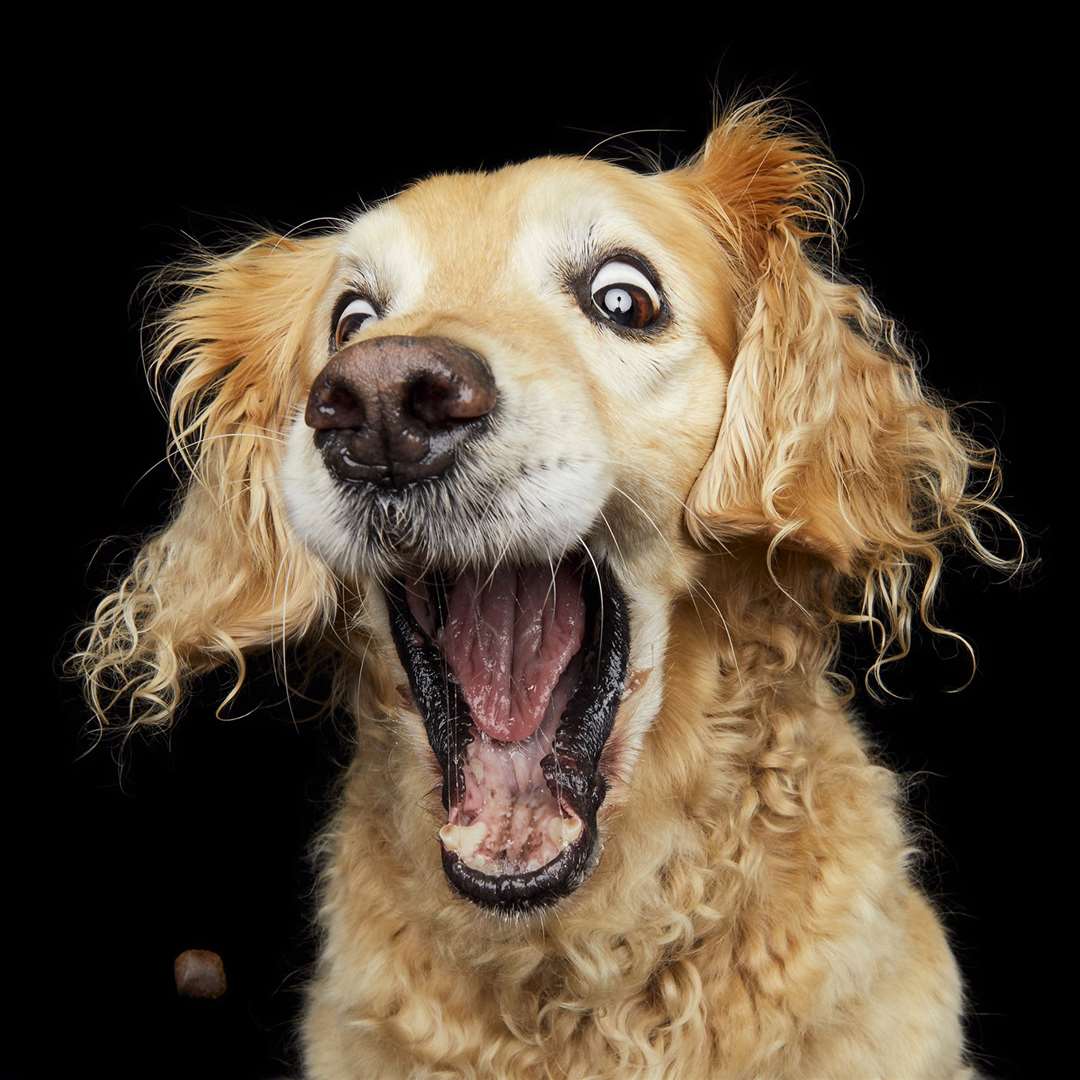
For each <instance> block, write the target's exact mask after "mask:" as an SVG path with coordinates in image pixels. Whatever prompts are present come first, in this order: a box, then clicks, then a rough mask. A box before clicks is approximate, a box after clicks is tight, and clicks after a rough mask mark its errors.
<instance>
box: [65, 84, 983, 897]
mask: <svg viewBox="0 0 1080 1080" xmlns="http://www.w3.org/2000/svg"><path fill="white" fill-rule="evenodd" d="M836 178H837V177H836V170H835V169H834V167H833V166H832V165H831V164H830V163H829V162H828V160H827V158H825V157H823V156H822V155H821V154H820V153H818V152H816V151H815V150H814V149H813V148H812V147H811V146H808V145H807V142H806V141H805V139H803V138H802V137H800V136H798V135H793V134H791V133H790V131H789V130H788V129H787V128H786V127H785V125H784V123H783V121H782V120H781V119H779V118H777V116H776V115H775V114H773V113H771V112H770V111H769V109H768V108H767V107H764V106H760V105H751V106H746V107H743V108H740V109H736V110H734V111H732V112H730V113H729V114H728V115H727V116H725V117H724V118H723V119H722V120H721V121H720V122H719V124H718V125H717V127H716V129H715V130H714V131H713V133H712V134H711V135H710V137H709V139H708V140H707V142H706V144H705V146H704V147H703V149H702V151H701V153H699V154H698V155H696V156H695V157H694V158H693V159H691V160H690V161H689V162H686V163H684V164H683V165H680V166H679V167H677V168H675V169H671V170H669V171H667V172H661V173H656V174H653V175H639V174H635V173H633V172H631V171H628V170H626V169H623V168H619V167H616V166H614V165H609V164H604V163H601V162H595V161H588V160H578V159H569V158H545V159H540V160H536V161H532V162H528V163H526V164H523V165H515V166H512V167H508V168H505V169H502V170H500V171H498V172H496V173H493V174H475V175H464V176H437V177H435V178H433V179H430V180H427V181H425V182H423V183H421V184H419V185H417V186H415V187H413V188H410V189H409V190H407V191H406V192H404V193H403V194H401V195H399V196H397V197H396V198H394V199H393V200H391V201H389V202H387V203H384V204H382V205H380V206H378V207H377V208H375V209H373V210H371V211H369V212H366V213H364V214H362V215H361V216H359V217H358V218H357V219H355V220H354V221H353V222H351V223H350V224H349V225H347V226H346V227H344V228H343V229H341V230H340V231H338V232H335V233H332V234H329V235H323V236H315V237H307V238H303V239H297V238H286V237H268V238H265V239H263V240H260V241H258V242H255V243H253V244H251V245H250V246H249V247H247V248H246V249H244V250H242V251H239V252H236V253H234V254H231V255H227V256H214V255H210V256H206V257H203V258H201V259H200V260H198V261H197V263H196V265H195V266H194V269H192V268H190V267H189V268H181V271H180V274H179V278H180V284H181V285H182V287H183V292H182V294H181V296H180V299H179V301H178V302H177V304H176V305H175V306H174V307H173V308H172V309H170V311H168V312H167V313H166V315H165V317H164V319H163V320H162V323H161V328H160V334H159V339H158V342H157V346H158V352H157V355H158V360H157V362H156V367H157V369H158V370H159V372H166V373H170V372H171V373H174V374H175V376H176V377H175V384H174V386H173V390H172V399H171V409H170V420H171V425H172V429H173V434H174V437H175V445H176V447H177V448H178V450H179V451H180V453H181V454H182V455H183V456H184V458H185V460H186V461H187V463H188V464H189V465H190V466H191V469H192V473H193V476H192V480H191V482H190V484H189V485H188V487H187V490H186V492H185V493H184V498H183V500H182V502H181V504H180V507H179V509H178V512H177V514H176V515H175V517H174V519H173V520H172V521H171V522H170V523H169V525H168V526H167V528H166V529H164V530H163V531H162V532H161V533H160V534H159V535H158V536H156V537H155V538H153V539H152V540H151V541H149V542H148V543H147V544H146V545H145V547H144V548H143V550H142V551H141V552H140V553H139V556H138V558H137V559H136V561H135V563H134V565H133V567H132V571H131V573H130V575H129V576H128V578H126V579H125V580H124V581H123V582H122V583H121V584H120V586H119V587H118V588H117V589H116V590H115V591H114V592H113V593H112V594H111V595H109V596H108V597H107V598H106V599H105V601H104V602H103V603H102V604H101V606H100V607H99V608H98V611H97V615H96V618H95V621H94V623H93V625H92V626H91V628H90V634H89V638H88V639H87V643H86V646H85V648H84V650H83V652H81V653H80V654H79V656H78V662H79V664H80V665H81V668H82V672H83V674H84V676H85V678H86V681H87V685H88V688H89V693H90V698H91V702H92V704H93V707H94V709H95V710H96V712H97V713H98V715H99V716H102V717H104V716H105V714H106V713H107V710H108V707H109V702H110V699H112V698H115V696H118V695H126V696H128V697H129V698H130V699H131V702H130V707H131V710H132V713H133V715H136V716H139V717H140V718H141V720H142V722H144V723H164V722H167V721H168V720H169V719H170V718H171V717H172V714H173V712H174V711H175V708H176V706H177V702H178V700H179V698H180V696H181V693H182V690H183V686H184V684H185V680H186V679H187V677H188V676H189V675H191V674H197V673H199V672H201V671H204V670H207V669H209V668H211V667H214V666H217V665H221V664H223V663H227V662H230V661H231V662H233V663H235V664H236V665H237V666H238V668H239V669H240V671H241V673H242V671H243V654H244V653H245V651H248V650H253V649H258V648H265V647H267V646H268V645H271V644H277V645H280V644H282V643H283V642H284V641H286V640H290V639H292V640H298V639H304V640H306V641H307V642H308V643H309V644H311V645H312V646H313V647H314V648H315V650H316V651H317V652H318V651H321V653H323V654H333V655H334V656H335V657H336V658H337V660H338V661H339V669H338V670H339V672H341V673H343V676H342V677H343V679H346V680H351V681H352V683H353V688H354V691H356V688H357V687H359V688H360V689H359V691H356V692H355V693H354V694H353V698H352V701H353V707H354V710H355V711H356V712H357V714H358V720H359V721H360V723H361V726H362V729H363V730H364V731H366V732H367V733H368V734H369V735H370V736H373V737H374V738H375V739H376V740H378V739H379V738H382V744H381V745H382V746H383V747H386V748H387V752H386V754H385V755H384V756H383V757H382V758H380V761H381V762H382V764H383V765H384V766H385V768H383V770H382V772H381V773H379V774H378V775H379V781H378V782H379V783H380V784H383V785H386V791H385V792H384V796H385V797H383V798H382V799H381V801H380V802H379V805H378V808H377V809H373V808H369V809H371V813H372V814H376V815H377V816H378V817H379V821H378V825H379V827H380V828H382V829H383V830H384V832H383V834H380V835H383V839H384V846H385V847H394V846H395V841H394V839H393V838H391V835H390V834H391V833H393V837H396V838H397V841H396V846H397V847H400V846H401V845H402V844H406V845H407V846H408V850H407V851H402V852H401V858H402V865H406V864H408V865H411V866H414V867H415V865H416V860H417V859H430V860H432V861H433V860H435V859H437V858H438V857H439V856H438V854H437V851H439V850H441V856H442V861H443V866H444V868H445V870H446V874H447V876H448V877H449V879H450V882H451V883H452V884H453V886H454V887H455V888H456V889H457V891H458V892H459V893H461V894H463V895H464V896H466V897H468V898H469V899H470V900H472V901H475V902H476V903H477V904H479V905H481V906H485V907H487V908H494V909H496V910H499V911H504V912H505V911H511V912H515V913H521V912H525V911H528V910H530V909H533V908H536V907H538V906H543V905H545V904H551V903H553V902H555V901H557V900H559V899H560V898H562V897H565V896H566V895H567V894H568V893H569V892H571V891H572V890H574V889H576V888H577V887H578V886H579V885H581V883H582V882H583V881H585V879H586V878H587V876H588V874H589V871H590V868H591V867H593V866H594V865H595V862H596V859H597V858H598V857H599V854H600V851H601V847H602V843H601V841H602V838H603V836H604V835H605V834H606V832H607V831H609V830H613V829H616V828H618V823H617V822H615V821H614V820H611V815H610V814H609V813H608V811H609V810H610V809H611V808H612V807H613V806H614V805H616V804H617V803H618V802H619V800H620V799H621V798H624V797H625V798H626V800H627V801H626V805H627V806H629V805H630V800H631V798H632V793H631V795H627V794H626V793H627V791H628V789H629V788H630V787H632V785H633V783H634V778H635V775H637V776H639V777H643V776H644V775H645V774H644V772H643V771H642V770H643V764H642V763H643V762H644V761H646V760H651V761H654V762H659V761H661V760H665V761H668V762H670V763H671V768H670V770H669V779H668V781H667V782H666V785H667V786H666V787H664V786H663V785H661V790H663V791H664V792H666V793H667V794H666V795H665V796H664V797H665V798H670V799H671V801H673V802H675V801H677V800H676V795H675V794H674V793H673V791H672V787H673V786H677V785H678V784H679V783H683V784H687V783H689V781H688V780H687V779H686V777H687V776H689V775H690V772H689V771H688V769H683V770H681V771H680V769H679V768H678V765H677V762H678V760H679V755H680V754H681V753H682V752H683V750H684V747H683V746H682V745H681V743H680V738H681V739H682V741H683V742H685V741H686V738H687V737H688V736H687V735H686V731H687V730H688V729H687V728H686V726H685V724H684V726H683V728H682V731H683V735H682V736H680V735H679V734H678V731H679V730H680V729H679V723H680V722H681V721H680V722H675V723H674V724H673V725H669V726H668V728H666V729H665V728H664V726H663V724H662V723H661V722H660V720H658V717H661V713H660V710H661V709H662V708H663V707H664V705H665V701H666V700H667V698H668V697H669V696H670V694H669V691H670V688H669V687H668V686H666V685H665V681H666V680H668V678H669V673H670V670H671V668H670V666H669V665H668V664H667V651H668V643H669V635H670V633H671V632H672V626H675V625H677V624H676V623H674V622H673V621H672V620H673V617H672V612H673V611H674V610H676V609H679V610H683V611H685V610H686V608H687V603H688V602H693V601H694V594H695V592H697V594H698V598H699V599H700V601H701V602H700V603H697V604H695V606H696V607H697V608H698V611H697V615H698V622H697V623H696V625H695V626H694V627H693V628H692V629H691V630H690V631H689V633H692V634H697V635H698V640H699V642H700V643H701V648H700V650H699V653H698V657H699V659H698V661H697V664H698V668H697V669H696V670H698V673H699V675H700V678H699V683H700V685H702V686H705V687H708V686H710V685H712V683H713V682H714V681H715V674H714V673H715V671H716V669H717V668H718V667H719V666H721V665H726V667H727V669H728V670H729V671H730V672H732V673H734V674H735V675H736V676H737V675H738V674H739V670H740V669H739V664H740V656H742V658H743V659H742V662H744V663H747V664H752V665H755V667H756V669H759V670H760V669H762V668H763V666H764V669H767V671H768V672H769V675H768V677H767V678H765V680H764V682H763V683H762V685H771V683H770V680H772V679H783V678H788V677H789V676H790V677H792V678H794V677H795V674H792V673H796V674H797V673H800V672H801V673H802V675H801V677H802V678H803V679H804V681H805V682H807V683H808V684H810V683H813V686H811V687H810V690H809V691H808V692H809V693H811V694H820V695H825V694H826V693H827V690H826V689H825V688H824V687H825V671H826V669H827V666H828V663H829V658H830V656H831V650H832V648H833V646H834V644H835V637H834V633H835V629H836V626H837V624H838V622H840V621H844V620H846V621H853V622H863V623H865V624H867V625H869V626H871V627H872V628H873V629H874V631H875V639H876V643H877V644H878V646H879V648H880V650H881V653H882V655H884V654H885V653H886V651H888V650H889V649H890V647H893V646H895V648H896V649H897V650H898V651H899V652H901V653H902V652H903V651H904V650H905V649H906V646H907V642H908V638H909V632H910V625H911V620H912V612H913V603H912V599H911V596H910V592H911V586H912V582H913V580H914V576H915V568H917V567H919V566H920V565H922V566H924V567H926V568H928V573H927V574H926V575H925V585H924V588H923V591H922V594H921V596H920V597H919V610H920V612H921V613H923V614H925V613H926V612H928V611H929V601H930V599H931V598H932V595H933V591H934V588H935V586H936V583H937V578H938V572H937V571H938V568H939V567H940V563H941V545H942V543H943V542H944V541H945V540H946V539H948V538H951V537H958V538H960V539H961V540H964V541H966V542H968V543H971V544H973V545H974V546H975V550H976V552H977V554H979V556H980V557H982V558H984V559H985V560H986V561H989V562H996V563H997V564H998V565H1003V563H1002V561H1001V560H995V558H994V556H993V555H991V554H990V553H988V552H986V550H985V549H984V548H982V547H981V546H979V545H978V542H977V540H976V539H975V536H976V534H975V532H974V531H973V528H972V520H973V518H974V516H975V515H976V514H977V513H978V512H979V511H980V510H982V509H985V508H987V507H988V506H990V504H989V502H988V500H987V498H985V497H983V496H982V495H979V496H971V495H969V494H968V493H967V491H966V483H967V479H968V476H969V472H970V470H971V469H973V468H984V469H989V471H990V472H991V474H992V476H993V472H994V466H993V462H992V458H991V457H989V456H984V452H983V451H981V450H980V449H979V448H978V447H977V446H976V445H975V444H974V443H972V442H971V441H970V440H967V439H966V438H965V437H963V436H961V435H959V434H958V433H957V432H956V429H955V428H954V426H953V423H952V418H951V417H950V415H949V413H948V412H947V410H945V409H944V408H942V407H940V406H939V405H936V404H935V403H934V402H933V401H931V400H929V399H928V398H927V396H926V395H925V394H924V392H923V389H922V386H921V383H920V382H919V379H918V376H917V374H916V372H915V370H914V367H913V365H912V363H911V361H910V359H909V358H908V357H907V356H906V355H905V354H904V353H903V352H901V351H900V350H899V347H898V346H897V343H896V336H895V334H894V333H893V328H892V326H891V324H890V323H889V322H888V320H887V319H885V318H884V317H883V316H882V315H881V313H880V312H878V311H877V309H876V308H875V307H874V306H873V304H872V303H871V302H870V300H869V298H868V297H867V296H866V294H865V293H864V292H863V291H862V290H860V289H859V288H857V287H855V286H853V285H849V284H846V283H843V282H839V281H836V280H834V279H832V278H831V277H830V276H829V275H827V274H824V273H822V272H821V271H820V270H819V268H818V267H817V265H816V264H815V263H814V261H813V260H812V259H811V258H810V257H809V256H808V254H807V250H806V242H807V239H808V237H810V236H811V235H812V234H816V233H824V234H826V235H829V234H831V230H832V228H833V227H834V226H835V221H834V217H835V214H834V204H833V201H832V193H833V192H834V190H835V181H836ZM988 460H989V462H990V463H989V464H987V461H988ZM990 508H991V509H992V507H990ZM703 577H705V578H706V579H707V581H708V583H709V586H710V587H709V588H706V587H704V586H703V585H702V578H703ZM852 586H854V593H855V595H856V596H860V595H861V605H860V607H859V608H858V609H857V610H856V611H854V612H851V613H845V609H844V607H843V605H844V603H845V602H846V601H849V600H850V597H851V593H852ZM718 600H719V601H720V602H721V603H722V604H723V609H721V604H720V603H718ZM714 613H715V617H714ZM343 644H344V649H342V645H343ZM680 648H681V650H682V652H683V653H685V652H686V641H685V639H684V640H683V642H682V644H681V646H680ZM342 652H344V656H343V655H342ZM680 659H681V662H682V663H683V666H684V667H686V666H687V664H688V663H689V664H690V666H691V667H692V666H693V664H692V663H691V662H689V661H687V660H686V657H685V655H683V656H681V658H680ZM710 669H711V671H710ZM365 687H367V688H368V689H369V691H370V692H365V691H364V688H365ZM339 690H341V685H340V684H339ZM699 696H700V695H699ZM708 707H709V705H708V702H707V701H704V700H699V699H698V698H695V699H694V702H693V704H692V705H687V706H686V708H688V709H690V710H691V714H692V715H693V716H696V717H697V718H698V719H700V718H701V716H702V715H703V714H704V713H705V712H706V711H707V710H708ZM695 710H696V711H695ZM691 714H688V715H691ZM668 716H669V712H667V711H665V712H664V713H663V717H668ZM661 719H662V718H661ZM689 722H690V721H689V720H687V721H686V723H689ZM665 732H666V733H665ZM673 732H674V734H673ZM387 733H389V734H387ZM650 736H652V738H650ZM665 740H666V741H665ZM361 754H363V750H361ZM649 755H652V757H651V758H650V757H649ZM654 773H655V770H654ZM372 775H375V773H374V772H373V773H372ZM650 775H653V774H650ZM680 778H681V779H680ZM433 788H434V796H432V791H433ZM440 793H441V796H442V798H441V804H440V799H439V794H440ZM398 819H400V820H398ZM436 834H437V835H438V837H439V844H438V847H436V845H435V844H431V845H430V847H428V846H427V845H428V843H429V840H428V838H433V837H434V836H435V835H436ZM661 857H662V856H661ZM425 865H426V864H425ZM657 865H659V863H658V864H657ZM435 872H437V871H435Z"/></svg>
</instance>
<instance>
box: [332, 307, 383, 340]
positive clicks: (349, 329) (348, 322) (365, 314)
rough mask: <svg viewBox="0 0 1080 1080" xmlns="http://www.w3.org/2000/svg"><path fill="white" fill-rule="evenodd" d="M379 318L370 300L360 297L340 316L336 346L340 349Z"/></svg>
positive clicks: (336, 332)
mask: <svg viewBox="0 0 1080 1080" xmlns="http://www.w3.org/2000/svg"><path fill="white" fill-rule="evenodd" d="M378 317H379V316H378V314H377V313H376V311H375V308H374V307H373V306H372V304H371V302H370V301H369V300H365V299H363V297H360V296H358V297H357V298H356V299H355V300H351V301H350V302H349V303H348V304H347V305H346V307H345V309H344V310H343V311H342V313H341V314H340V315H339V316H338V321H337V326H335V327H334V344H335V345H337V347H338V348H339V349H340V348H341V346H342V345H344V344H345V342H346V341H348V340H349V338H351V337H352V336H353V334H355V333H357V331H359V330H361V329H363V328H364V327H365V326H367V325H368V323H370V322H372V321H373V320H375V319H377V318H378Z"/></svg>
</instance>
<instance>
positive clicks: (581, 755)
mask: <svg viewBox="0 0 1080 1080" xmlns="http://www.w3.org/2000/svg"><path fill="white" fill-rule="evenodd" d="M386 596H387V601H388V609H389V612H390V626H391V631H392V633H393V637H394V642H395V644H396V646H397V650H398V656H399V657H400V659H401V663H402V665H403V666H404V668H405V670H406V672H407V673H408V677H409V684H410V687H411V690H412V696H413V699H414V701H415V702H416V704H417V706H418V708H419V709H420V713H421V715H422V717H423V720H424V724H425V727H426V729H427V735H428V741H429V742H430V743H431V748H432V750H433V751H434V753H435V756H436V758H437V759H438V761H439V764H440V766H441V768H442V774H443V806H444V807H445V809H446V811H447V821H446V824H445V825H443V827H442V828H441V829H440V830H439V840H440V843H441V847H442V859H443V868H444V870H445V871H446V875H447V877H448V879H449V880H450V883H451V884H452V885H453V886H454V888H455V889H457V890H458V892H460V893H461V894H462V895H464V896H466V897H468V898H469V899H470V900H473V901H475V902H476V903H478V904H481V905H483V906H485V907H490V908H495V909H497V910H500V911H504V912H524V911H528V910H530V909H533V908H536V907H540V906H543V905H546V904H551V903H554V902H555V901H557V900H559V899H560V898H562V897H564V896H567V895H569V894H570V893H571V892H573V891H574V889H576V888H577V887H578V886H579V885H580V884H581V883H582V882H583V881H584V880H585V878H586V877H587V875H588V873H589V871H590V870H591V869H592V866H593V864H594V862H595V860H596V858H597V857H598V855H599V851H598V844H597V829H596V812H597V810H598V809H599V807H600V804H601V803H602V802H603V801H604V796H605V795H606V793H607V782H606V780H605V778H604V777H603V775H602V774H601V771H600V769H599V762H600V755H601V752H602V750H603V748H604V744H605V743H606V741H607V738H608V736H609V735H610V734H611V728H612V724H613V723H614V720H615V713H616V710H617V709H618V707H619V702H620V700H621V698H622V692H623V687H624V684H625V681H626V671H627V661H628V657H629V649H630V640H629V621H628V617H627V611H626V600H625V597H624V595H623V593H622V590H621V589H620V588H619V586H618V584H617V583H616V581H615V579H614V576H613V575H612V573H611V571H610V570H609V568H608V567H607V566H606V565H605V564H600V565H596V564H594V563H593V562H592V560H591V559H588V558H584V557H582V558H580V559H579V558H578V557H577V556H576V555H575V556H568V557H566V558H565V559H563V561H562V562H561V563H560V565H559V566H558V567H556V568H553V567H552V566H550V565H549V564H547V563H545V564H543V566H524V567H522V566H517V567H515V566H500V567H498V568H497V569H496V570H494V571H492V572H490V573H485V572H483V571H479V572H478V571H476V570H474V569H467V570H464V571H462V572H460V573H459V574H457V575H453V576H451V575H449V574H446V573H444V572H441V571H432V572H430V573H426V574H424V575H422V576H419V577H414V578H412V579H408V580H405V581H395V582H392V583H391V584H389V585H388V586H387V587H386Z"/></svg>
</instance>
